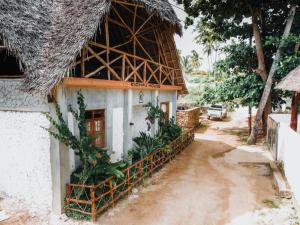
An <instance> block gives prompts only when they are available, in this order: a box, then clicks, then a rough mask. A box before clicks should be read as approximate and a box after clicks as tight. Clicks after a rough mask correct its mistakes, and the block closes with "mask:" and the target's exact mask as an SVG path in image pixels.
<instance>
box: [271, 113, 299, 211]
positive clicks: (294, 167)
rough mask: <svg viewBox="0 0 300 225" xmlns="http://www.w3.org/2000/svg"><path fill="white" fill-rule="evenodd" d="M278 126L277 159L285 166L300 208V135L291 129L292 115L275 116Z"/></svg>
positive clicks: (273, 116)
mask: <svg viewBox="0 0 300 225" xmlns="http://www.w3.org/2000/svg"><path fill="white" fill-rule="evenodd" d="M270 117H271V118H272V119H273V120H275V121H276V122H277V123H279V124H278V128H277V129H278V130H277V132H278V133H277V157H278V160H279V161H282V162H283V164H284V172H285V176H286V178H287V180H288V182H289V185H290V187H291V190H292V192H293V193H294V196H295V199H296V201H297V204H298V207H299V208H300V177H299V171H300V163H299V160H300V151H299V149H300V134H299V133H297V132H295V131H294V130H292V129H291V128H290V127H289V120H290V114H273V115H270Z"/></svg>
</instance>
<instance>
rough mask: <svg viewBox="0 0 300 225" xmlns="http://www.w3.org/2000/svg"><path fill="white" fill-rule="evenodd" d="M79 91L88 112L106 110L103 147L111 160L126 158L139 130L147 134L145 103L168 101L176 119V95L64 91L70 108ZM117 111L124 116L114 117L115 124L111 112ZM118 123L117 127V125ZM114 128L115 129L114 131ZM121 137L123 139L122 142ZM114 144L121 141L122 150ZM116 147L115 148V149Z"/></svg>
mask: <svg viewBox="0 0 300 225" xmlns="http://www.w3.org/2000/svg"><path fill="white" fill-rule="evenodd" d="M78 91H81V93H82V94H83V95H84V97H85V102H86V105H87V110H95V109H105V120H106V121H105V124H106V147H107V148H108V149H109V150H110V151H112V152H113V153H115V155H114V156H113V157H112V158H114V159H120V156H123V155H126V154H127V150H129V149H130V148H132V145H133V143H132V138H134V137H136V136H138V135H139V132H140V131H144V132H145V131H147V124H146V121H145V118H146V116H147V109H146V108H145V107H144V106H145V105H146V104H147V103H149V102H152V103H153V104H157V102H156V101H157V100H159V102H167V101H168V102H170V117H172V116H174V117H176V108H177V106H176V101H177V93H176V92H158V91H148V90H143V91H140V90H116V89H113V90H110V89H86V88H82V89H77V88H74V89H64V90H63V92H64V94H65V96H66V104H71V105H72V106H73V108H77V92H78ZM117 108H118V110H122V111H123V115H122V116H123V117H121V115H120V112H119V114H118V117H115V119H118V121H114V119H113V116H114V112H115V113H116V111H114V110H115V109H117ZM117 123H120V124H119V125H117ZM130 124H131V125H130ZM75 126H76V125H75ZM114 127H115V129H113V128H114ZM76 132H77V129H76V127H75V134H76ZM77 135H78V134H77ZM121 136H122V137H123V138H122V140H121ZM116 137H118V138H116ZM115 141H121V142H122V143H123V148H122V149H121V146H120V145H119V144H117V143H114V142H115ZM116 146H118V149H116ZM72 157H73V156H71V158H72ZM75 164H76V163H75Z"/></svg>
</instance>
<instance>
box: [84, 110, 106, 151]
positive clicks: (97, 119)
mask: <svg viewBox="0 0 300 225" xmlns="http://www.w3.org/2000/svg"><path fill="white" fill-rule="evenodd" d="M85 124H86V129H87V132H88V133H89V134H90V135H91V136H93V137H95V138H96V139H95V141H94V145H95V146H97V147H100V148H103V147H105V110H92V111H86V112H85Z"/></svg>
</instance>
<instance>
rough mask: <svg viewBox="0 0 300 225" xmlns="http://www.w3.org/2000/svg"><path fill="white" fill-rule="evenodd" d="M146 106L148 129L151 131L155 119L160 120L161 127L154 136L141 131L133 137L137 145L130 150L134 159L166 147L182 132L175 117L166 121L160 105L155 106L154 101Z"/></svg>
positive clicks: (136, 159)
mask: <svg viewBox="0 0 300 225" xmlns="http://www.w3.org/2000/svg"><path fill="white" fill-rule="evenodd" d="M145 107H147V108H148V113H147V115H148V116H147V118H146V121H147V125H148V131H150V129H151V126H152V125H153V124H154V123H155V120H158V126H159V128H158V131H157V132H156V134H155V135H154V137H152V136H151V135H150V134H147V133H145V132H140V136H138V137H135V138H134V139H133V141H134V144H135V146H134V147H133V149H131V150H130V151H129V155H130V157H131V158H132V161H138V160H140V159H143V158H144V157H146V156H147V155H149V154H150V153H151V152H153V151H155V150H156V149H158V148H163V147H165V146H166V145H168V144H169V143H170V142H171V141H173V140H175V139H176V138H177V137H179V136H180V135H181V133H182V128H181V127H180V126H179V125H178V124H176V122H175V119H174V118H171V119H170V121H165V113H164V112H163V111H162V110H161V109H160V107H159V106H158V105H157V106H154V105H153V104H152V103H148V104H147V105H146V106H145Z"/></svg>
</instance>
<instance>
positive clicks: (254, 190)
mask: <svg viewBox="0 0 300 225" xmlns="http://www.w3.org/2000/svg"><path fill="white" fill-rule="evenodd" d="M246 116H247V115H246V112H245V111H242V110H239V111H237V112H236V113H233V114H232V115H231V118H228V119H226V120H225V121H204V122H203V126H202V127H201V128H199V129H198V130H197V131H196V135H195V138H196V140H195V142H194V143H193V144H191V145H190V146H189V147H188V148H187V149H186V150H185V151H184V152H182V153H181V154H180V155H179V156H177V157H176V159H175V160H174V161H172V162H171V163H170V164H168V165H167V166H166V167H165V168H163V169H162V170H161V171H160V172H158V173H157V174H155V175H154V176H153V177H152V178H150V179H148V180H147V181H146V184H145V185H144V187H141V188H139V189H136V190H134V192H133V193H132V194H131V195H130V196H129V197H128V198H126V199H125V200H123V201H121V202H119V203H118V204H117V206H116V207H115V208H114V209H111V210H109V211H107V212H106V213H104V214H103V215H102V216H100V217H99V218H98V221H97V224H101V225H248V224H249V225H254V224H265V225H296V224H300V223H298V219H297V215H296V211H295V210H294V208H293V204H292V201H291V200H280V199H278V198H277V197H276V195H275V191H274V188H273V185H272V177H271V176H270V174H271V173H270V172H271V171H270V168H269V167H268V166H266V164H265V163H267V162H269V160H270V155H269V153H268V151H266V150H265V149H264V147H263V146H245V145H243V141H244V139H245V136H246V135H247V128H246ZM6 201H8V200H6ZM4 202H5V200H2V201H0V211H1V207H2V209H5V210H6V212H7V213H8V214H10V215H13V216H11V219H9V220H7V221H6V222H2V223H1V222H0V224H1V225H12V224H14V225H17V224H55V225H57V224H62V225H69V224H72V225H73V224H74V225H77V224H85V223H86V222H78V221H76V222H75V221H73V220H71V219H67V218H66V217H65V216H61V217H55V216H51V215H45V216H44V217H43V219H42V217H41V216H39V215H34V216H32V215H33V214H32V213H24V215H23V218H22V213H21V212H18V211H17V212H12V213H11V212H10V211H9V208H7V207H5V206H4V205H5V204H3V203H4ZM16 218H21V221H23V223H18V222H15V221H19V220H18V219H16ZM14 220H15V221H14ZM46 221H47V222H48V223H46Z"/></svg>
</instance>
